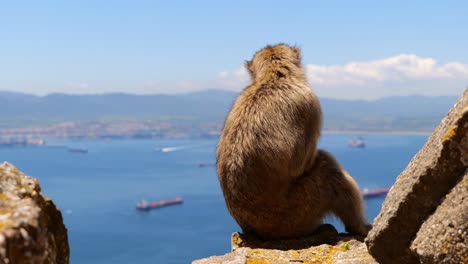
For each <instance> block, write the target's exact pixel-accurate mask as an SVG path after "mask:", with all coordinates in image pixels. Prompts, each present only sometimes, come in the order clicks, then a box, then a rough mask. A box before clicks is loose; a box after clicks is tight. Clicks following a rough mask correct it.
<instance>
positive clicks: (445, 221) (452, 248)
mask: <svg viewBox="0 0 468 264" xmlns="http://www.w3.org/2000/svg"><path fill="white" fill-rule="evenodd" d="M411 250H412V251H413V252H414V253H415V254H416V255H417V256H418V258H419V260H420V261H421V262H422V263H453V264H456V263H468V170H467V171H466V172H465V175H464V176H463V178H462V180H461V181H460V182H459V183H458V184H457V185H456V186H455V188H453V190H451V191H450V193H449V194H448V195H447V196H446V197H445V199H444V201H443V202H442V204H441V205H440V206H439V207H438V208H437V210H436V211H435V213H434V214H433V215H431V216H430V217H429V219H427V220H426V222H424V224H423V225H422V226H421V229H419V231H418V233H417V235H416V239H415V240H414V241H413V243H412V245H411Z"/></svg>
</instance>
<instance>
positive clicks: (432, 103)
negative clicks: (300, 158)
mask: <svg viewBox="0 0 468 264" xmlns="http://www.w3.org/2000/svg"><path fill="white" fill-rule="evenodd" d="M237 94H238V93H236V92H230V91H223V90H205V91H201V92H194V93H188V94H178V95H162V94H161V95H134V94H125V93H109V94H96V95H91V94H90V95H68V94H50V95H47V96H35V95H30V94H23V93H15V92H2V91H0V112H1V113H2V114H1V116H0V127H24V126H32V125H45V124H52V123H57V122H63V121H91V120H120V119H168V120H186V121H187V120H191V121H192V122H202V121H213V122H222V121H223V120H224V118H225V116H226V113H227V112H228V110H229V109H230V107H231V105H232V103H233V101H234V99H235V97H236V96H237ZM456 100H457V97H455V96H440V97H427V96H401V97H387V98H382V99H379V100H375V101H364V100H338V99H329V98H321V104H322V108H323V112H324V120H325V124H324V127H325V128H326V129H333V130H379V131H380V130H432V129H433V128H434V127H435V126H436V125H437V124H438V123H439V122H440V120H441V119H442V117H443V116H444V115H445V114H446V113H447V112H448V110H449V109H450V108H451V107H452V105H453V104H454V103H455V102H456Z"/></svg>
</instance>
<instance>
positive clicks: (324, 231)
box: [193, 225, 377, 264]
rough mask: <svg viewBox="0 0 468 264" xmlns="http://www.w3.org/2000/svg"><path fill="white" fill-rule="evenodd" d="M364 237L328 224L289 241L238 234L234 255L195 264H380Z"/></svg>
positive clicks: (235, 239)
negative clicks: (371, 253)
mask: <svg viewBox="0 0 468 264" xmlns="http://www.w3.org/2000/svg"><path fill="white" fill-rule="evenodd" d="M362 240H363V238H362V237H353V236H347V235H345V234H338V232H337V231H336V229H335V228H334V227H333V226H331V225H324V226H322V227H321V228H320V230H318V231H317V232H316V234H314V235H312V236H309V237H303V238H297V239H288V240H270V241H262V240H261V239H259V238H256V237H255V236H252V235H243V234H239V233H234V234H233V235H232V240H231V242H232V252H231V253H229V254H226V255H224V256H214V257H210V258H205V259H201V260H197V261H194V262H193V263H194V264H208V263H209V264H215V263H224V264H244V263H248V264H260V263H262V264H267V263H275V264H282V263H288V264H291V263H310V264H311V263H316V264H319V263H342V264H360V263H363V264H370V263H377V262H376V261H375V260H374V259H373V258H372V257H371V256H370V255H369V253H368V252H367V249H366V245H365V244H364V243H363V242H362Z"/></svg>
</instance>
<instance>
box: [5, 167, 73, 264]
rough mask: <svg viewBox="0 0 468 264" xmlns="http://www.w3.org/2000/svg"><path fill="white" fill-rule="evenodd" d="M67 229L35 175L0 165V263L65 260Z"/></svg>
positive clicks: (61, 261)
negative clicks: (42, 192) (33, 176)
mask: <svg viewBox="0 0 468 264" xmlns="http://www.w3.org/2000/svg"><path fill="white" fill-rule="evenodd" d="M68 262H69V247H68V238H67V229H66V227H65V225H64V224H63V219H62V215H61V213H60V211H59V210H58V209H57V208H56V207H55V205H54V203H53V202H52V201H51V200H50V199H48V198H46V197H44V196H42V194H41V188H40V186H39V183H38V182H37V180H36V179H34V178H31V177H29V176H26V175H24V174H23V173H21V172H20V171H19V170H18V169H17V168H15V167H14V166H12V165H11V164H9V163H6V162H5V163H3V164H1V165H0V264H3V263H5V264H7V263H8V264H12V263H37V264H40V263H59V264H61V263H68Z"/></svg>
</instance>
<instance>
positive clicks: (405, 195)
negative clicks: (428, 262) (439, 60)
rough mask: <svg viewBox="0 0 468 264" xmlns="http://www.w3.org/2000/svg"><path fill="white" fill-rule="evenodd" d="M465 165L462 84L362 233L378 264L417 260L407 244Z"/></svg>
mask: <svg viewBox="0 0 468 264" xmlns="http://www.w3.org/2000/svg"><path fill="white" fill-rule="evenodd" d="M467 166H468V90H465V93H464V95H463V96H462V97H461V98H460V100H459V101H458V102H457V104H456V105H455V106H454V107H453V108H452V110H451V111H450V112H449V113H448V115H447V116H446V117H445V118H444V119H443V120H442V122H441V124H440V125H439V126H438V127H437V128H436V130H435V131H434V133H433V134H432V135H431V137H430V138H429V139H428V141H427V142H426V144H425V145H424V146H423V148H422V149H421V150H420V151H419V152H418V154H416V156H415V157H414V158H413V159H412V160H411V162H410V163H409V165H408V166H407V168H406V169H405V170H404V171H403V172H402V173H401V174H400V175H399V176H398V178H397V180H396V183H395V184H394V185H393V187H392V188H391V190H390V192H389V193H388V195H387V197H386V199H385V201H384V203H383V205H382V209H381V212H380V214H379V215H378V216H377V218H376V219H375V221H374V223H373V228H372V230H371V231H370V233H369V235H368V237H367V239H366V243H367V246H368V248H369V252H370V253H371V254H372V256H374V258H375V259H376V260H377V261H379V262H380V263H382V264H385V263H419V256H417V254H414V252H413V251H411V250H410V245H411V243H412V241H413V240H414V238H415V236H416V233H417V232H418V231H419V229H420V227H421V225H422V224H423V222H424V221H425V220H426V219H427V218H428V217H429V216H430V215H431V214H432V213H433V212H434V211H435V210H436V208H437V207H438V206H439V204H440V202H441V200H442V199H443V198H444V197H445V195H446V194H447V193H449V191H450V190H451V189H452V188H453V187H454V185H455V184H456V183H457V181H459V180H460V178H461V177H462V175H463V173H464V172H465V170H466V169H467ZM465 202H466V201H465ZM441 210H442V209H441ZM465 222H466V221H465ZM456 228H458V226H457V227H456ZM416 252H419V251H416Z"/></svg>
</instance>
